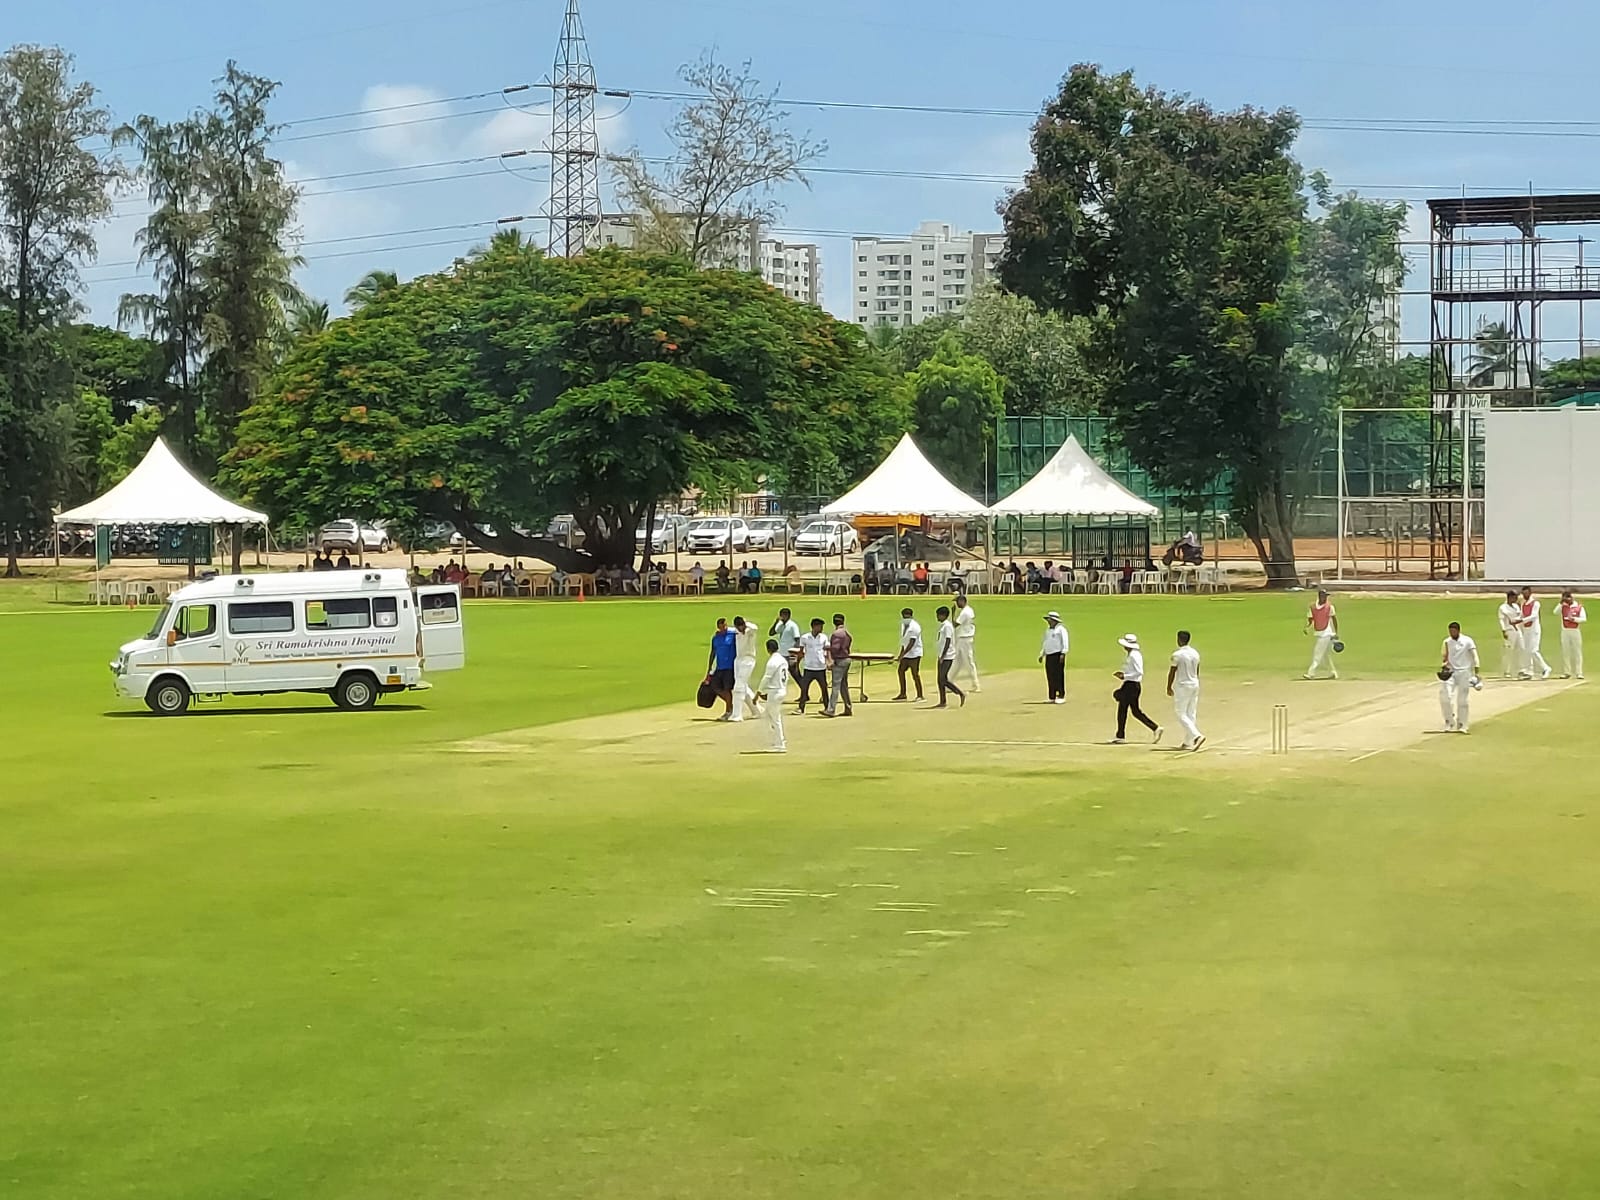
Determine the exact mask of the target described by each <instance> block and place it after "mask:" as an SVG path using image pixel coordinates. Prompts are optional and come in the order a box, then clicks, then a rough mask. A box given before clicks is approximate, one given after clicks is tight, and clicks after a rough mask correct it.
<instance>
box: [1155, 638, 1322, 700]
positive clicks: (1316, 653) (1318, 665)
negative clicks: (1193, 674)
mask: <svg viewBox="0 0 1600 1200" xmlns="http://www.w3.org/2000/svg"><path fill="white" fill-rule="evenodd" d="M1312 641H1313V644H1312V647H1311V665H1310V666H1309V667H1307V668H1306V674H1307V675H1309V676H1311V678H1313V679H1315V678H1316V677H1317V672H1318V671H1320V670H1322V668H1323V667H1325V666H1328V665H1329V664H1328V656H1329V655H1330V654H1332V653H1333V630H1331V629H1325V630H1323V631H1322V632H1321V633H1319V634H1316V635H1315V636H1314V637H1313V639H1312ZM1333 673H1334V674H1335V675H1337V674H1338V673H1339V672H1338V670H1337V669H1336V670H1335V671H1334V672H1333ZM1174 690H1176V689H1174Z"/></svg>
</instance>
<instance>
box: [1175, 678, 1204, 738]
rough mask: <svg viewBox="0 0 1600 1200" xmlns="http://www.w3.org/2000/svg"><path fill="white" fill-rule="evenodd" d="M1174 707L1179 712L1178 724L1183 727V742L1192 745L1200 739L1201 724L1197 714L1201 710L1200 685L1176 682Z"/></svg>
mask: <svg viewBox="0 0 1600 1200" xmlns="http://www.w3.org/2000/svg"><path fill="white" fill-rule="evenodd" d="M1172 708H1173V711H1174V712H1176V713H1177V714H1178V724H1179V725H1180V726H1181V727H1182V728H1183V744H1184V745H1185V746H1192V745H1194V744H1195V743H1196V742H1197V741H1199V740H1200V726H1198V725H1196V724H1195V716H1196V715H1197V714H1198V713H1199V711H1200V685H1199V684H1198V683H1175V684H1173V685H1172Z"/></svg>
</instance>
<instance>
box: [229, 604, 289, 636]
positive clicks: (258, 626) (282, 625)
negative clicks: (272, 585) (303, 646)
mask: <svg viewBox="0 0 1600 1200" xmlns="http://www.w3.org/2000/svg"><path fill="white" fill-rule="evenodd" d="M228 632H229V633H232V634H240V633H293V632H294V604H293V603H292V602H291V601H288V600H252V601H248V602H246V603H239V602H237V601H236V602H234V603H232V604H230V605H228Z"/></svg>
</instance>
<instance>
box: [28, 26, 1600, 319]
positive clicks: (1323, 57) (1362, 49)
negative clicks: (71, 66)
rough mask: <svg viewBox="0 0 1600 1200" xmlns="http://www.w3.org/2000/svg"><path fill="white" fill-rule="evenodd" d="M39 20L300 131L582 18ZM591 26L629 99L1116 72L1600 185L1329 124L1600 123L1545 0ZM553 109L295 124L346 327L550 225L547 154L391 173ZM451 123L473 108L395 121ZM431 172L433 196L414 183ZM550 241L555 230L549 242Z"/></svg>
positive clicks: (308, 202) (959, 132) (95, 66)
mask: <svg viewBox="0 0 1600 1200" xmlns="http://www.w3.org/2000/svg"><path fill="white" fill-rule="evenodd" d="M16 7H18V8H20V11H12V12H9V13H8V14H7V20H6V23H5V36H6V37H7V38H9V39H11V40H13V41H36V42H47V43H53V44H57V45H60V46H62V47H64V48H66V49H67V50H69V51H71V52H72V53H73V54H75V55H76V56H77V59H78V65H79V71H80V74H81V75H82V76H83V77H84V78H86V79H88V80H90V81H92V82H94V83H95V84H96V85H97V86H98V87H99V88H100V89H101V90H102V92H103V95H104V99H105V101H106V102H107V103H108V104H109V105H110V107H111V108H112V109H113V111H114V112H115V114H116V116H117V117H118V118H119V119H124V118H131V117H132V116H134V115H136V114H137V113H140V112H151V113H154V114H157V115H160V116H164V117H173V116H178V115H180V114H182V113H183V112H185V111H187V110H188V109H190V108H192V107H194V106H195V105H198V104H201V103H203V102H204V101H205V100H206V98H207V97H208V95H209V93H210V87H211V80H212V79H213V78H214V77H215V76H216V75H217V74H219V73H220V71H221V68H222V65H223V63H224V61H225V60H226V59H227V58H228V57H230V56H231V57H236V58H238V59H239V61H240V62H241V64H242V65H243V66H244V67H246V68H247V69H249V70H253V71H256V72H258V73H261V74H265V75H269V76H271V77H272V78H275V79H278V80H281V81H282V85H283V86H282V91H281V93H280V99H279V101H278V103H277V107H276V110H275V111H276V115H277V116H278V118H279V119H281V120H283V121H286V122H300V121H302V119H305V118H317V117H325V116H327V115H329V114H338V113H352V112H354V113H360V112H363V111H366V110H370V109H374V108H384V107H388V106H392V105H399V104H419V103H421V102H425V101H429V100H434V99H438V98H442V97H453V96H461V95H466V94H470V93H478V92H486V91H492V90H494V89H497V88H500V87H504V86H507V85H511V84H516V83H523V82H535V81H538V80H540V79H544V78H547V77H548V75H549V72H550V69H551V62H552V60H553V57H554V51H555V43H556V38H557V34H558V32H559V29H560V25H561V16H562V12H563V9H564V0H434V2H431V3H429V2H425V0H384V2H382V3H379V2H377V0H333V2H331V3H329V2H326V0H325V2H323V3H315V4H314V3H311V2H310V0H276V2H275V3H273V4H270V5H243V4H233V5H227V6H226V7H227V8H229V9H232V10H234V11H235V12H236V13H238V14H239V15H237V16H234V17H233V18H232V19H231V21H230V23H228V24H226V25H224V24H222V23H219V22H211V21H206V22H201V21H197V20H196V19H195V13H196V9H195V6H194V5H193V4H192V3H178V2H177V0H141V2H140V3H138V4H123V5H117V6H112V5H106V4H104V3H103V2H101V0H54V2H53V3H51V4H30V5H26V6H16ZM583 11H584V17H585V20H586V23H587V26H588V33H589V40H590V49H591V53H592V55H593V57H594V60H595V65H596V69H597V72H598V75H599V79H600V84H601V86H602V87H611V88H656V89H671V88H674V87H675V86H676V71H677V68H678V66H679V64H681V63H683V62H685V61H687V60H689V59H692V58H695V57H696V56H698V55H699V54H700V53H701V51H702V50H703V49H705V48H707V47H713V46H714V47H715V48H716V49H717V51H718V52H719V54H720V55H721V56H722V57H723V58H725V59H729V60H743V59H749V60H750V61H751V63H752V65H753V69H754V71H755V73H756V74H757V75H758V76H760V77H761V79H762V80H763V81H765V82H767V83H769V84H771V85H773V86H775V87H778V88H779V89H781V90H782V91H783V92H784V93H785V94H787V95H789V96H793V97H796V98H800V99H815V100H850V101H863V102H872V103H887V104H895V103H910V104H934V105H946V106H949V105H954V106H972V107H984V108H1013V109H1028V110H1030V111H1031V110H1034V109H1037V107H1038V106H1039V104H1040V103H1041V102H1042V101H1043V99H1044V98H1045V97H1047V96H1048V95H1049V94H1051V93H1052V92H1053V91H1054V89H1055V86H1056V84H1057V83H1058V81H1059V79H1060V77H1061V75H1062V74H1063V73H1064V72H1065V70H1066V69H1067V68H1068V67H1070V66H1071V65H1072V64H1073V63H1075V62H1080V61H1095V62H1100V63H1102V64H1104V65H1106V66H1107V67H1114V68H1122V67H1129V68H1132V69H1133V70H1134V71H1135V72H1136V73H1137V74H1138V76H1139V77H1140V79H1141V80H1142V81H1145V82H1149V83H1153V84H1155V85H1157V86H1159V87H1162V88H1165V89H1168V90H1173V91H1187V92H1190V93H1192V94H1194V95H1196V96H1198V97H1202V98H1204V99H1206V100H1208V101H1210V102H1211V103H1213V104H1214V105H1217V106H1219V107H1233V106H1237V105H1240V104H1246V103H1250V104H1256V105H1259V106H1263V107H1277V106H1280V105H1287V106H1290V107H1293V108H1295V109H1297V110H1298V111H1299V112H1300V113H1301V114H1302V116H1303V117H1305V118H1306V119H1307V121H1308V123H1309V124H1310V125H1311V126H1312V127H1311V128H1308V129H1307V131H1306V132H1305V134H1304V135H1303V137H1302V141H1301V144H1300V157H1301V159H1302V161H1303V162H1304V163H1305V164H1306V165H1307V166H1308V167H1322V168H1324V169H1326V170H1328V171H1329V172H1330V173H1331V174H1332V175H1333V176H1334V179H1335V181H1336V183H1338V184H1339V185H1340V186H1342V187H1358V188H1360V189H1361V190H1364V191H1367V192H1369V193H1371V194H1374V195H1386V196H1397V197H1404V198H1407V199H1412V200H1421V199H1423V198H1425V197H1426V196H1427V195H1428V194H1430V193H1429V192H1427V191H1424V190H1421V189H1422V188H1424V187H1433V188H1437V189H1439V190H1440V191H1443V192H1446V193H1449V192H1455V191H1458V190H1459V189H1460V188H1462V187H1468V188H1472V189H1505V190H1507V191H1521V190H1525V189H1526V188H1528V187H1529V186H1530V185H1531V186H1533V187H1535V188H1540V189H1549V190H1557V189H1560V190H1579V189H1582V190H1595V191H1600V167H1597V166H1595V165H1594V164H1593V163H1592V161H1591V160H1592V157H1593V151H1594V150H1596V149H1600V141H1597V140H1596V139H1595V138H1594V137H1591V136H1578V137H1571V136H1568V137H1530V136H1506V135H1503V134H1502V133H1499V132H1495V133H1493V134H1492V135H1490V136H1481V135H1479V136H1474V135H1465V134H1460V133H1450V132H1438V133H1422V134H1419V133H1398V132H1389V131H1378V132H1361V131H1349V130H1337V129H1326V128H1318V127H1316V126H1317V125H1319V124H1321V123H1325V122H1329V121H1337V120H1342V119H1363V118H1364V119H1372V118H1382V119H1407V120H1418V121H1446V122H1466V121H1528V120H1536V121H1549V120H1573V121H1583V120H1587V119H1590V118H1596V119H1597V120H1600V111H1597V109H1600V105H1597V104H1596V103H1595V100H1594V96H1595V92H1594V89H1593V87H1592V84H1591V82H1590V80H1589V76H1590V71H1589V70H1588V67H1587V65H1586V59H1587V58H1588V56H1589V55H1588V51H1589V49H1590V48H1591V47H1593V45H1595V43H1596V37H1595V34H1596V33H1597V31H1600V13H1597V11H1596V9H1595V7H1594V6H1593V5H1591V4H1585V3H1581V2H1580V0H1524V2H1523V3H1521V4H1519V5H1518V6H1517V7H1516V9H1515V28H1514V27H1513V22H1512V20H1511V19H1510V18H1509V17H1508V10H1507V9H1506V8H1505V6H1504V4H1503V3H1498V4H1490V3H1488V2H1487V0H1457V2H1456V3H1453V4H1451V5H1449V6H1444V5H1438V4H1424V3H1416V2H1412V3H1407V2H1405V0H1398V2H1397V0H1389V2H1387V3H1381V2H1378V0H1346V2H1345V3H1344V4H1342V5H1338V6H1332V5H1310V4H1302V3H1288V2H1285V0H1277V2H1275V3H1274V2H1268V0H1232V2H1230V3H1221V2H1218V0H1167V2H1165V3H1159V2H1155V0H1123V2H1122V3H1120V4H1114V5H1089V4H1082V3H1073V4H1067V3H1062V2H1060V0H1055V2H1051V0H994V2H992V3H989V4H986V5H979V4H974V3H970V2H968V3H962V2H958V0H923V2H922V3H919V4H917V5H915V6H913V5H910V4H889V3H871V2H870V0H804V2H796V0H749V2H747V3H740V2H739V0H674V2H673V3H670V4H661V3H646V2H644V0H584V4H583ZM667 14H670V15H667ZM1441 27H1447V28H1448V29H1450V30H1452V31H1454V32H1451V33H1449V34H1442V33H1440V32H1439V29H1440V28H1441ZM1518 29H1521V30H1529V29H1532V30H1538V31H1540V33H1539V34H1538V36H1537V37H1535V36H1533V35H1531V34H1528V33H1526V32H1518ZM1562 47H1572V50H1571V51H1564V50H1563V49H1562ZM1502 57H1503V59H1504V61H1503V62H1501V61H1497V59H1499V58H1502ZM535 95H537V93H535ZM527 100H528V103H529V106H530V107H529V109H526V110H519V109H514V108H511V107H509V106H507V105H505V104H504V102H503V101H502V100H500V99H499V98H496V97H492V96H491V97H489V98H486V99H480V100H474V101H465V102H460V103H455V104H450V105H444V106H439V107H418V108H409V109H405V110H401V111H392V112H388V113H384V114H381V115H370V116H366V117H363V116H360V115H357V116H354V117H348V118H345V119H341V120H323V121H316V122H314V123H309V124H300V123H297V124H295V125H294V126H293V127H292V128H291V129H289V130H288V131H287V132H286V135H285V136H286V137H291V138H294V139H295V140H292V141H287V140H286V141H284V142H283V143H282V144H281V145H280V153H281V155H282V157H283V158H284V159H285V160H286V161H287V162H288V163H289V164H290V166H291V170H292V171H293V173H294V174H295V176H296V178H299V179H303V180H306V181H308V182H306V184H305V191H306V193H307V194H306V199H305V201H304V206H303V213H302V226H303V237H304V240H305V243H306V244H305V247H304V250H303V253H304V254H305V255H306V256H307V258H308V260H309V261H308V263H307V267H306V269H305V271H304V273H303V277H302V282H303V284H304V286H305V287H306V288H307V290H308V291H310V292H311V293H313V294H314V295H316V296H318V297H320V298H323V299H327V300H329V301H331V302H333V304H334V307H335V309H336V310H337V309H338V308H339V307H340V296H341V295H342V293H343V291H344V289H345V288H346V287H347V286H349V284H350V283H351V282H353V281H354V280H355V279H357V278H358V277H359V276H360V275H361V274H363V273H364V272H365V271H367V270H369V269H371V268H373V267H380V266H381V267H386V268H390V269H393V270H396V271H398V272H400V273H401V274H402V275H412V274H416V273H419V272H423V271H427V270H433V269H437V268H439V267H441V266H443V265H446V264H447V263H448V262H449V261H450V259H451V258H452V257H453V256H454V255H456V254H458V253H460V252H462V251H463V250H465V249H467V248H469V247H470V246H472V245H473V244H474V243H475V242H478V241H482V240H485V239H486V238H487V237H488V235H489V233H490V232H491V231H492V223H493V222H494V221H496V220H498V219H499V218H503V217H509V216H516V215H518V214H535V213H537V212H538V210H539V207H540V205H541V204H542V202H543V201H544V199H545V194H546V188H547V184H546V183H545V177H546V173H545V172H544V171H542V170H535V169H534V168H535V166H536V160H534V159H524V160H519V161H520V162H521V163H522V164H523V167H522V170H523V172H524V173H523V174H522V175H516V174H512V173H509V172H507V171H505V170H503V169H502V168H501V167H500V165H498V164H497V163H496V162H494V161H481V162H477V163H469V164H463V165H459V166H454V167H449V168H427V169H408V170H400V171H392V170H391V168H397V167H405V168H415V167H416V166H417V164H429V163H438V162H443V161H447V160H458V159H479V158H482V159H487V157H488V156H492V155H497V154H499V153H501V152H503V151H509V150H515V149H532V148H536V147H538V146H540V145H541V144H542V142H543V139H544V137H545V134H546V131H547V128H548V120H547V116H546V115H545V114H544V112H543V110H541V109H538V108H537V107H536V105H535V101H534V99H533V98H531V97H529V98H527ZM603 112H605V113H607V114H615V115H611V116H609V117H608V119H606V120H604V121H603V122H602V124H601V136H602V140H603V142H604V143H605V144H606V145H607V146H608V147H610V148H617V149H621V148H626V147H627V146H630V145H633V144H635V143H638V144H640V145H641V146H643V147H644V148H645V149H646V152H647V153H648V152H660V150H661V147H662V145H663V141H662V137H661V129H662V126H663V125H664V124H665V123H666V122H667V120H668V119H669V118H670V116H671V110H670V108H669V106H668V105H667V104H666V103H664V102H660V101H643V100H640V101H635V102H633V103H632V104H631V105H629V106H627V107H626V108H625V110H623V105H622V104H621V103H620V102H610V103H606V104H604V105H603ZM442 114H453V115H451V116H450V117H449V118H448V119H442V120H428V121H423V122H418V123H415V124H408V125H402V126H391V127H388V128H373V126H378V125H383V124H386V123H388V122H394V121H398V120H402V119H407V118H412V117H418V116H429V117H433V116H439V115H442ZM793 124H794V125H795V126H796V127H798V128H800V129H804V130H809V131H810V132H811V133H812V134H814V135H815V136H817V137H819V138H822V139H825V140H826V141H827V143H828V144H829V152H828V154H827V156H826V158H825V159H824V160H823V165H825V166H829V167H837V168H871V169H876V170H885V169H889V170H912V171H940V172H956V173H974V172H977V173H984V174H989V175H996V174H998V175H1005V176H1010V175H1015V174H1019V173H1020V172H1021V171H1022V170H1023V169H1024V168H1025V166H1026V165H1027V162H1028V152H1027V134H1028V130H1027V122H1026V121H1024V120H1020V119H1016V118H996V117H974V116H956V115H931V114H915V113H892V112H861V111H825V110H815V109H806V108H795V109H794V110H793ZM339 131H349V132H342V133H341V132H339ZM1573 132H1577V133H1581V134H1586V135H1587V134H1595V135H1600V124H1597V125H1596V126H1594V127H1591V128H1583V127H1578V128H1576V129H1574V130H1573ZM330 133H331V134H335V135H334V136H321V135H328V134H330ZM308 135H319V136H308ZM358 172H383V173H374V174H356V173H358ZM329 176H345V178H340V179H329V178H328V177H329ZM441 177H445V178H441ZM420 179H430V180H433V181H432V182H414V181H417V180H420ZM402 184H403V186H402ZM1000 190H1001V189H1000V188H998V187H996V186H995V185H994V184H992V183H973V182H966V181H907V180H894V179H885V178H875V177H870V176H851V175H818V176H816V177H815V178H814V181H813V185H812V188H811V189H810V190H809V191H807V190H804V189H797V190H795V191H794V192H793V193H792V194H790V195H787V196H785V197H784V200H785V214H784V217H783V219H782V225H783V226H785V227H789V228H793V229H796V230H836V231H860V232H879V233H890V232H904V231H908V230H909V229H911V228H912V227H913V226H914V225H915V224H916V223H917V222H918V221H921V220H925V219H938V220H950V221H954V222H957V223H959V224H962V225H964V226H969V227H977V228H998V218H997V217H996V216H995V215H994V209H995V203H996V201H997V199H998V198H999V192H1000ZM143 207H144V204H143V200H142V197H140V196H137V195H131V196H129V197H127V198H125V199H124V200H123V201H122V202H121V203H119V205H118V211H119V217H118V219H117V220H116V221H114V222H113V223H112V224H111V225H110V226H108V227H107V228H106V230H105V231H104V234H103V236H102V238H101V251H100V260H101V264H102V265H98V266H96V267H94V268H92V269H90V270H88V271H87V272H86V273H85V274H86V278H87V279H89V280H90V281H92V282H91V286H90V290H89V295H88V302H89V305H90V308H91V311H92V312H93V314H94V315H95V316H96V317H97V318H98V319H102V320H109V319H111V318H112V316H113V314H114V309H115V303H116V298H117V296H118V295H120V294H121V293H122V292H123V291H127V290H137V289H138V288H139V287H140V283H139V281H138V280H137V278H130V276H133V275H134V274H135V272H134V270H133V268H132V267H130V266H128V265H126V264H127V263H128V260H130V259H132V257H133V252H132V243H131V235H132V231H133V230H134V229H135V228H136V227H137V226H138V224H139V223H140V217H139V214H140V212H141V211H142V209H143ZM463 226H465V227H466V228H462V227H463ZM524 228H526V229H528V230H529V231H530V232H531V233H533V234H534V235H535V236H537V237H541V238H542V236H543V226H542V225H537V224H535V223H533V222H531V221H530V222H528V223H527V224H526V225H525V226H524ZM1416 228H1417V229H1418V230H1419V231H1420V230H1421V229H1422V228H1423V225H1422V223H1421V222H1420V221H1419V222H1418V223H1417V225H1416ZM421 231H425V232H421ZM785 236H792V240H816V241H819V242H821V243H822V245H823V251H824V261H823V269H824V276H825V290H826V299H827V301H828V303H829V304H830V306H833V307H837V306H839V305H840V304H841V302H842V303H843V304H844V305H845V306H847V305H848V300H849V293H848V290H847V288H848V284H847V282H846V280H845V276H844V268H845V267H846V265H847V263H848V243H847V242H844V241H843V240H841V239H840V238H838V237H811V236H807V235H802V234H794V235H785ZM356 239H360V240H356ZM425 243H447V244H442V245H430V244H425ZM841 284H844V285H845V286H843V287H841V286H840V285H841ZM1412 286H1417V279H1415V278H1414V279H1413V281H1412ZM1419 318H1420V319H1419ZM1424 325H1425V308H1424V307H1422V306H1418V305H1416V304H1411V305H1408V307H1407V329H1406V336H1407V337H1408V338H1412V337H1423V336H1425V334H1426V329H1425V328H1424V327H1423V326H1424Z"/></svg>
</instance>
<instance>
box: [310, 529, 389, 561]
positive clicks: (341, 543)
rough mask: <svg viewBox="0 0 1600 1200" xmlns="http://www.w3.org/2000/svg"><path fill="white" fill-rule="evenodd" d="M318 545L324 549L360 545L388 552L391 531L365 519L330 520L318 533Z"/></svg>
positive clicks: (347, 547) (368, 549) (348, 547)
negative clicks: (368, 522)
mask: <svg viewBox="0 0 1600 1200" xmlns="http://www.w3.org/2000/svg"><path fill="white" fill-rule="evenodd" d="M317 545H319V546H321V547H322V548H323V549H324V550H354V549H356V548H357V547H360V548H362V549H364V550H366V551H368V552H372V551H376V552H377V553H379V554H387V553H388V551H389V545H390V542H389V531H388V530H387V529H385V528H384V527H383V526H382V525H381V524H372V525H369V524H367V523H365V522H363V521H329V522H328V523H327V524H326V525H324V526H323V527H322V530H321V532H319V533H318V534H317Z"/></svg>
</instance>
